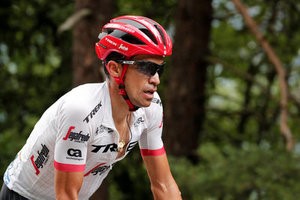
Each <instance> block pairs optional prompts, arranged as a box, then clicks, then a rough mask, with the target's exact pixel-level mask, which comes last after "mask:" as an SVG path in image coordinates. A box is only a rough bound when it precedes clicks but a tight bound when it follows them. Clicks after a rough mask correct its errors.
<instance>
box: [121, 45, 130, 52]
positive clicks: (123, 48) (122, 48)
mask: <svg viewBox="0 0 300 200" xmlns="http://www.w3.org/2000/svg"><path fill="white" fill-rule="evenodd" d="M119 49H121V50H123V51H128V47H126V46H125V45H123V44H120V46H119Z"/></svg>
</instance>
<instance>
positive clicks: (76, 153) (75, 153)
mask: <svg viewBox="0 0 300 200" xmlns="http://www.w3.org/2000/svg"><path fill="white" fill-rule="evenodd" d="M67 154H68V156H67V157H66V158H67V159H69V160H78V161H81V160H83V158H82V153H81V150H80V149H72V148H70V149H68V150H67Z"/></svg>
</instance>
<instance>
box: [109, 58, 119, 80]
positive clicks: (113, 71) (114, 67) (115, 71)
mask: <svg viewBox="0 0 300 200" xmlns="http://www.w3.org/2000/svg"><path fill="white" fill-rule="evenodd" d="M106 68H107V71H108V73H109V74H110V76H112V77H120V76H121V74H122V66H121V65H119V64H118V63H117V62H116V61H113V60H110V61H109V62H108V63H107V64H106Z"/></svg>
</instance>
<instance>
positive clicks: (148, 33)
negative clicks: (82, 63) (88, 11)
mask: <svg viewBox="0 0 300 200" xmlns="http://www.w3.org/2000/svg"><path fill="white" fill-rule="evenodd" d="M99 39H100V40H99V42H97V43H96V46H95V49H96V53H97V55H98V57H99V59H101V60H105V59H106V57H107V56H108V55H109V54H110V53H111V52H117V53H120V54H122V55H124V56H125V57H126V58H131V57H133V56H135V55H159V56H169V55H171V54H172V41H171V39H170V37H169V35H168V34H167V33H166V31H165V29H164V28H163V27H162V26H161V25H160V24H158V23H157V22H155V21H153V20H152V19H149V18H147V17H142V16H132V15H126V16H120V17H117V18H114V19H112V20H110V22H109V23H107V24H105V25H104V26H103V28H102V32H101V33H100V34H99Z"/></svg>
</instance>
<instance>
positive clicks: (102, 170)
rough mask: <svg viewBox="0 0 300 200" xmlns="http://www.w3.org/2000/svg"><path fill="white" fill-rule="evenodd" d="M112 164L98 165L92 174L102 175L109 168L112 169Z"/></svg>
mask: <svg viewBox="0 0 300 200" xmlns="http://www.w3.org/2000/svg"><path fill="white" fill-rule="evenodd" d="M110 168H111V166H107V165H105V166H100V167H97V168H96V169H94V170H93V171H91V174H92V175H94V176H96V175H99V176H101V175H102V174H103V173H105V172H106V171H107V170H108V169H110Z"/></svg>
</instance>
